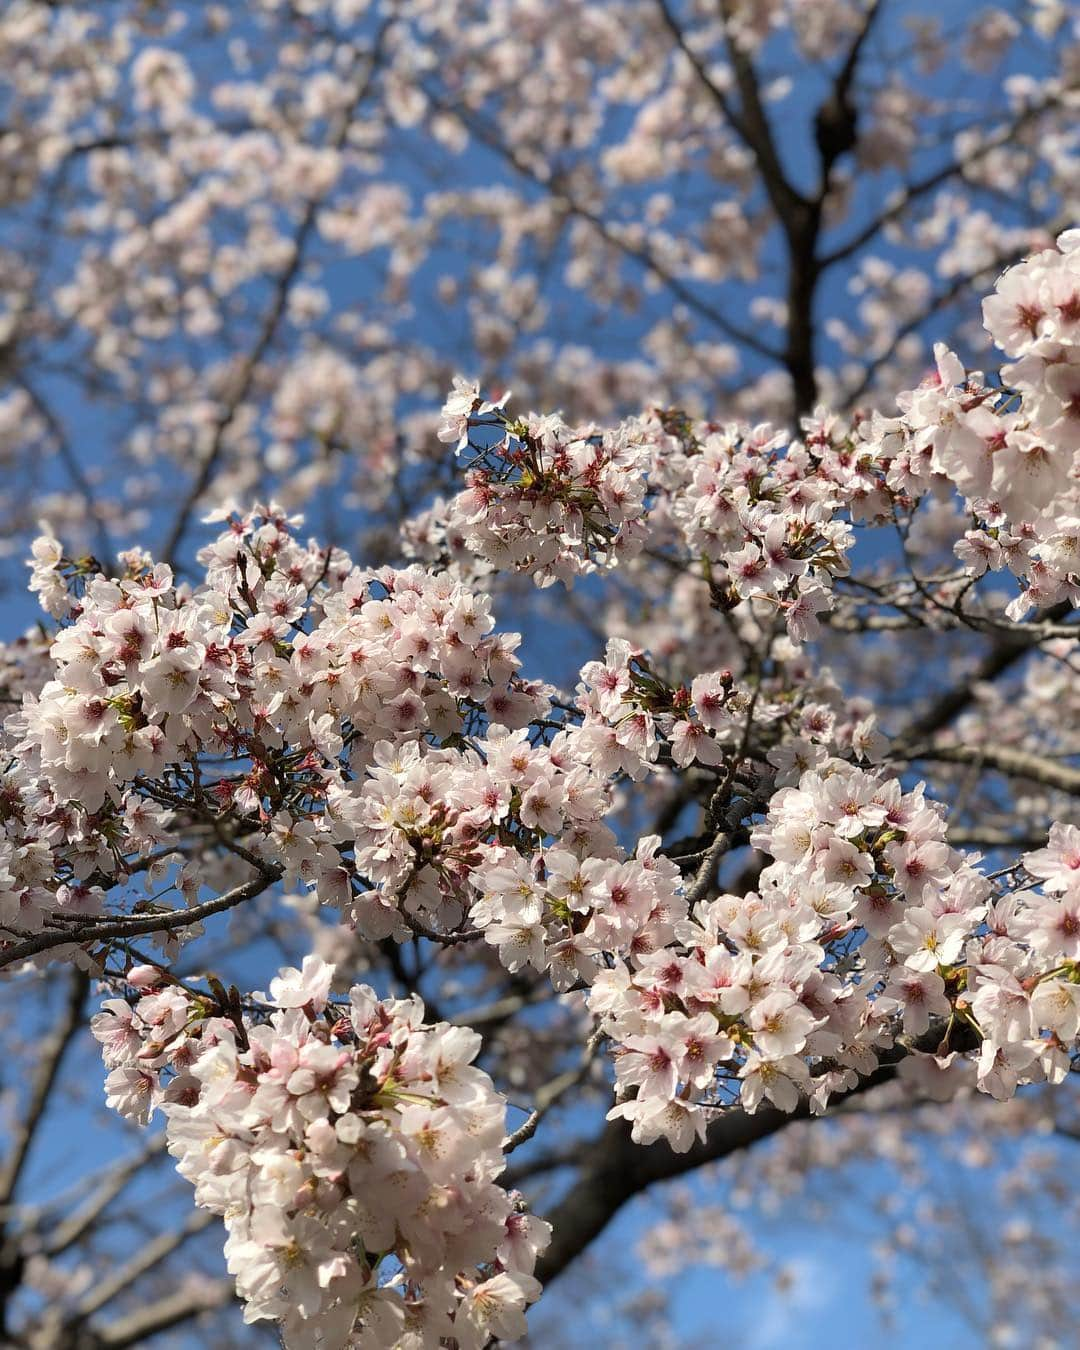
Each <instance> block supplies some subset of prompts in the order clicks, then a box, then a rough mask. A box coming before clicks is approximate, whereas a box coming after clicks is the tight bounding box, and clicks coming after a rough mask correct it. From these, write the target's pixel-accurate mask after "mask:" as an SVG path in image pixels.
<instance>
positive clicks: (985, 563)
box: [865, 230, 1080, 619]
mask: <svg viewBox="0 0 1080 1350" xmlns="http://www.w3.org/2000/svg"><path fill="white" fill-rule="evenodd" d="M983 317H984V320H985V324H986V328H987V331H988V332H989V333H990V334H991V336H992V337H993V338H994V341H995V342H996V343H997V345H998V347H999V348H1000V349H1001V350H1002V351H1003V352H1004V353H1005V355H1006V356H1007V357H1009V358H1011V361H1010V362H1009V363H1008V364H1006V365H1005V366H1003V367H1002V370H1001V379H1002V382H1003V386H1004V387H1003V388H1002V387H997V386H996V385H991V384H988V383H987V382H986V380H985V379H984V377H983V376H982V375H981V374H980V373H979V372H974V373H967V372H965V370H964V368H963V366H962V365H961V363H960V361H959V360H958V359H957V357H956V356H954V355H953V354H952V353H951V352H949V351H948V350H947V349H946V348H945V347H944V346H942V345H940V344H939V345H938V347H937V349H936V355H937V364H936V370H935V371H934V372H933V374H932V375H931V376H930V377H929V378H928V379H927V380H926V381H924V383H923V384H922V385H920V386H919V388H918V389H915V390H913V391H911V392H909V393H907V394H904V395H901V396H900V398H899V404H900V408H901V414H902V415H901V416H900V417H899V418H893V419H885V418H882V417H880V416H879V417H875V418H874V419H873V421H872V422H871V423H870V424H868V425H867V427H866V429H865V430H866V435H867V437H868V439H869V441H870V442H871V443H872V444H874V445H875V447H876V452H877V453H878V454H880V455H882V456H884V457H886V458H888V459H890V460H891V461H892V463H891V466H890V469H889V481H890V483H891V484H893V485H894V486H897V487H900V486H903V487H904V488H905V490H908V491H912V490H915V491H918V492H925V491H926V490H928V489H929V487H930V486H931V483H932V479H933V476H934V475H941V476H942V477H943V478H946V479H948V481H949V482H950V483H952V484H953V486H954V487H955V488H956V489H957V491H958V492H959V493H960V494H961V495H962V497H963V498H964V501H965V506H966V509H967V510H968V511H969V512H970V516H971V522H970V528H968V529H967V530H966V531H965V532H964V535H963V538H962V539H960V540H959V541H958V542H957V543H956V546H955V552H956V555H957V557H958V558H959V559H960V561H961V562H962V563H963V565H964V568H965V571H966V573H967V575H968V577H970V578H978V577H981V576H982V575H983V574H984V573H986V572H987V571H1000V570H1002V569H1005V568H1007V569H1008V570H1009V571H1011V572H1012V573H1013V574H1014V575H1015V576H1016V577H1018V578H1019V579H1020V580H1021V582H1022V584H1023V590H1022V592H1021V594H1020V595H1018V596H1017V597H1016V598H1015V599H1014V600H1013V601H1012V602H1011V603H1010V604H1009V606H1008V608H1007V611H1006V612H1007V614H1008V615H1009V617H1010V618H1013V619H1020V618H1023V617H1024V615H1025V614H1027V613H1028V612H1029V611H1030V610H1031V609H1033V608H1040V609H1042V608H1046V607H1047V606H1049V605H1053V604H1055V603H1057V602H1058V601H1060V600H1063V599H1068V600H1070V601H1071V602H1072V603H1076V601H1077V599H1078V598H1080V485H1078V484H1080V476H1078V471H1077V465H1078V463H1080V460H1078V452H1080V231H1078V230H1069V231H1067V232H1066V233H1065V234H1062V235H1061V236H1060V237H1059V239H1058V241H1057V247H1056V248H1049V249H1043V250H1041V251H1039V252H1037V253H1034V254H1032V255H1031V257H1029V258H1027V259H1026V260H1025V261H1024V262H1022V263H1019V264H1017V265H1016V266H1015V267H1011V268H1010V269H1009V270H1008V271H1007V272H1005V273H1004V275H1003V276H1002V277H1001V278H1000V279H999V280H998V282H997V285H996V287H995V289H994V294H993V295H991V296H989V297H988V298H987V299H986V300H985V301H984V302H983Z"/></svg>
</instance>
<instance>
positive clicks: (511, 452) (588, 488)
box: [411, 378, 649, 586]
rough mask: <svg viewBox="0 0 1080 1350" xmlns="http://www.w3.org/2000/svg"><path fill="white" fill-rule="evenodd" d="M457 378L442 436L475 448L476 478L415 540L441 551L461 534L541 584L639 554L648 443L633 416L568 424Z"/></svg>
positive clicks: (486, 555) (461, 447) (475, 549)
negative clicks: (518, 408) (517, 412)
mask: <svg viewBox="0 0 1080 1350" xmlns="http://www.w3.org/2000/svg"><path fill="white" fill-rule="evenodd" d="M503 403H505V399H504V400H503V401H502V402H500V403H498V404H493V403H484V402H482V401H481V398H480V393H479V389H478V387H477V386H476V385H474V384H469V383H467V382H466V381H464V380H462V379H460V378H458V379H457V381H456V382H455V387H454V390H453V392H452V393H451V395H450V397H449V399H448V401H447V403H446V404H445V405H444V407H443V422H442V427H441V429H440V432H439V435H440V437H441V438H442V439H444V440H448V441H456V442H457V450H458V453H459V454H461V453H462V452H464V451H466V450H467V451H470V452H471V456H470V461H469V474H468V487H467V488H466V490H465V491H464V492H462V493H459V494H458V496H457V497H455V498H454V499H453V501H451V502H450V503H449V504H446V505H444V507H443V510H442V512H441V513H440V517H439V518H438V519H437V520H433V519H431V518H430V517H429V518H427V519H426V520H425V521H424V522H423V527H422V528H421V529H417V528H416V527H414V528H413V530H412V532H411V534H412V542H413V546H414V547H415V548H417V549H418V550H421V551H422V556H425V555H426V556H432V555H433V554H435V553H437V551H438V549H439V547H440V546H441V547H443V548H445V545H446V540H447V539H450V538H453V537H454V536H460V538H461V539H462V540H463V541H464V544H465V546H466V547H467V548H468V549H469V550H470V551H471V552H472V553H474V554H476V555H478V556H479V557H481V558H483V559H486V560H487V562H489V563H490V564H491V565H492V566H494V567H496V568H500V569H507V570H509V569H515V568H516V569H518V570H523V571H528V573H529V575H530V576H531V577H532V578H533V580H534V581H535V583H536V584H537V585H538V586H550V585H552V584H553V583H554V582H555V581H562V582H564V583H565V584H568V585H569V584H572V583H573V580H574V578H575V577H577V576H582V575H585V574H587V573H590V572H595V571H597V570H599V569H606V568H611V567H613V566H614V565H615V564H616V562H617V561H618V560H619V559H620V558H625V557H631V556H633V554H634V553H635V552H636V551H637V550H638V549H640V547H641V545H642V543H643V541H644V538H645V526H644V520H643V517H644V513H645V472H646V469H647V466H648V459H649V455H648V450H647V447H646V445H645V442H644V439H643V436H642V434H641V432H640V430H639V429H638V428H637V427H636V425H635V424H634V423H624V424H623V425H621V426H620V427H619V428H618V429H617V430H615V431H613V432H601V431H599V430H597V429H596V428H595V427H569V426H567V424H566V423H565V422H564V421H563V420H562V419H561V418H560V417H557V416H547V417H537V416H536V415H535V414H531V415H530V416H528V417H525V418H521V419H519V420H517V421H512V420H511V419H510V418H509V417H508V416H507V414H506V413H505V412H504V410H503Z"/></svg>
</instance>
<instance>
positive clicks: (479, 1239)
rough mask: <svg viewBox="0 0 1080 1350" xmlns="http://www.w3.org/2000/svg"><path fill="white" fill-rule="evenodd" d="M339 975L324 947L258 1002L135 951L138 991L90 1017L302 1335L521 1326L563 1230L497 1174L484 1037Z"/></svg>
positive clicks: (406, 1341) (374, 1338) (379, 1343)
mask: <svg viewBox="0 0 1080 1350" xmlns="http://www.w3.org/2000/svg"><path fill="white" fill-rule="evenodd" d="M333 974H334V969H333V967H332V966H328V965H326V964H325V963H324V962H322V961H321V960H319V958H317V957H314V956H309V957H307V958H306V959H305V960H304V963H303V968H302V969H301V970H296V969H292V968H290V969H286V970H283V971H281V973H280V974H279V976H278V977H277V978H276V979H275V980H273V981H272V983H271V985H270V996H269V999H265V1000H261V1001H260V1000H258V999H256V1001H255V1002H253V1003H251V1004H249V1005H245V1006H241V1003H240V1000H239V997H238V996H237V995H236V993H235V991H231V992H230V993H226V992H225V991H224V990H221V988H220V986H218V987H217V994H216V995H215V994H214V993H211V994H199V993H197V992H194V991H192V990H190V989H188V988H186V987H180V986H178V985H177V984H175V983H173V982H172V981H171V980H170V979H169V978H168V977H163V975H162V972H160V971H158V970H157V969H156V968H154V967H148V966H142V967H135V968H133V969H132V970H130V971H129V972H128V977H127V979H128V986H129V989H130V1001H129V1000H125V999H123V998H112V999H108V1000H106V1002H105V1005H104V1009H103V1011H102V1012H100V1013H98V1014H97V1016H96V1017H95V1018H94V1020H93V1031H94V1035H95V1036H96V1037H97V1038H98V1040H99V1041H100V1042H101V1044H102V1051H103V1055H104V1059H105V1064H106V1067H107V1068H108V1070H109V1073H108V1078H107V1080H106V1092H107V1095H108V1100H109V1103H110V1105H112V1106H113V1107H115V1108H116V1109H117V1110H118V1111H120V1112H122V1113H123V1114H124V1115H127V1116H129V1117H131V1118H133V1119H136V1120H139V1121H142V1122H145V1121H146V1119H147V1118H148V1117H149V1116H150V1114H151V1113H152V1112H154V1111H156V1110H160V1111H161V1112H162V1113H163V1115H164V1116H165V1119H166V1138H167V1142H168V1148H169V1151H170V1153H171V1154H172V1155H173V1157H175V1158H176V1160H177V1168H178V1170H179V1171H180V1173H181V1174H182V1175H183V1176H184V1177H186V1178H187V1180H188V1181H190V1182H191V1184H192V1186H193V1187H194V1190H195V1201H196V1203H197V1204H198V1205H199V1206H201V1207H203V1208H206V1209H209V1210H211V1211H213V1212H214V1213H216V1214H220V1215H222V1216H223V1217H224V1220H225V1226H226V1229H227V1230H228V1238H227V1240H226V1243H225V1255H226V1258H227V1260H228V1266H229V1270H230V1272H231V1274H232V1275H233V1276H234V1277H235V1279H236V1286H237V1292H238V1293H239V1295H240V1297H241V1298H242V1299H243V1301H244V1305H245V1312H244V1315H245V1319H246V1320H247V1321H249V1322H251V1321H258V1320H271V1321H274V1322H276V1323H278V1324H279V1326H280V1329H281V1334H282V1337H283V1343H284V1344H285V1345H287V1346H309V1345H313V1344H316V1343H318V1344H319V1345H320V1346H325V1347H327V1350H331V1348H332V1347H338V1348H340V1350H344V1347H355V1350H363V1348H364V1347H368V1348H369V1350H376V1348H380V1350H381V1347H384V1346H387V1345H400V1346H415V1347H421V1346H434V1345H437V1344H442V1343H444V1342H445V1341H447V1340H452V1341H453V1343H454V1344H455V1345H458V1346H460V1347H461V1348H462V1350H480V1348H481V1347H482V1346H484V1345H486V1344H487V1343H488V1342H489V1340H490V1339H491V1338H492V1337H499V1338H502V1339H508V1340H512V1339H516V1338H517V1337H519V1336H521V1335H523V1334H524V1332H525V1318H524V1310H525V1307H526V1305H527V1304H528V1303H531V1302H532V1301H533V1300H534V1299H535V1298H536V1297H537V1295H538V1294H539V1292H540V1286H539V1284H538V1283H537V1281H536V1280H535V1279H534V1278H533V1275H532V1271H533V1268H534V1265H535V1261H536V1256H537V1253H538V1252H539V1251H541V1250H543V1248H544V1246H545V1245H546V1242H547V1238H548V1235H549V1232H550V1229H549V1228H548V1225H547V1224H545V1223H543V1222H542V1221H541V1220H539V1219H536V1218H533V1217H531V1216H529V1215H527V1214H525V1213H524V1212H523V1211H522V1210H521V1209H519V1208H518V1207H517V1205H516V1203H515V1197H514V1196H513V1195H512V1194H510V1193H508V1192H507V1191H506V1190H504V1189H503V1187H501V1186H500V1185H499V1184H498V1177H499V1175H500V1173H501V1172H502V1169H503V1152H502V1144H503V1137H504V1132H505V1116H506V1102H505V1100H504V1099H503V1098H502V1097H501V1096H500V1095H499V1094H498V1093H497V1092H496V1091H495V1089H494V1087H493V1085H492V1082H491V1079H490V1078H489V1077H488V1076H487V1074H486V1073H484V1072H483V1071H482V1070H481V1069H478V1068H476V1067H475V1065H474V1064H473V1062H472V1061H473V1060H474V1059H475V1058H476V1055H477V1052H478V1050H479V1047H480V1037H479V1036H478V1035H477V1034H476V1033H475V1032H473V1031H470V1030H467V1029H466V1028H464V1027H454V1026H451V1025H449V1024H448V1023H446V1022H438V1023H434V1024H433V1023H428V1022H425V1021H424V1007H423V1004H422V1003H421V1001H420V1000H419V998H416V997H413V998H410V999H406V1000H393V999H390V1000H380V999H378V998H377V997H376V995H375V994H374V992H373V991H372V990H371V989H370V988H368V987H367V986H364V985H358V986H356V987H354V988H353V989H352V990H351V991H350V993H349V1001H348V1004H347V1005H345V1006H338V1005H336V1004H331V1003H330V1002H329V999H328V996H329V990H330V986H331V982H332V979H333ZM212 988H213V986H212Z"/></svg>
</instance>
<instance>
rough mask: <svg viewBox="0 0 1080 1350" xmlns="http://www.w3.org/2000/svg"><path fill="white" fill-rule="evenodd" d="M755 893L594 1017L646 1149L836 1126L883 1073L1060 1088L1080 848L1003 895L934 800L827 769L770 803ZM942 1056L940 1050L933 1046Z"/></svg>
mask: <svg viewBox="0 0 1080 1350" xmlns="http://www.w3.org/2000/svg"><path fill="white" fill-rule="evenodd" d="M751 842H752V843H753V844H754V845H755V846H756V847H757V848H759V849H761V850H762V851H763V852H765V853H767V854H768V855H770V856H771V858H772V859H773V861H772V862H771V863H770V864H769V866H767V867H766V868H765V870H764V871H763V872H762V874H761V878H760V882H759V885H758V889H757V890H756V891H753V892H750V893H748V894H747V895H745V896H738V895H721V896H719V898H717V899H715V900H703V901H701V902H699V903H698V904H697V905H696V906H695V908H694V910H693V913H692V916H691V917H689V918H680V919H678V920H677V921H676V922H675V923H674V925H673V932H674V937H673V940H672V941H671V942H670V944H669V945H668V946H667V947H666V948H665V949H663V950H657V949H655V948H651V947H646V948H645V949H644V950H642V951H637V950H632V952H631V954H630V955H629V957H626V956H624V955H622V954H621V953H620V954H619V955H618V956H616V958H615V959H614V960H613V961H611V962H609V965H608V967H607V968H606V969H604V970H602V971H600V972H599V974H597V975H596V977H595V980H594V982H593V985H592V988H591V990H590V992H589V1007H590V1009H591V1010H592V1011H593V1012H594V1013H595V1014H597V1015H599V1017H600V1019H601V1026H602V1027H603V1029H604V1031H605V1032H606V1033H607V1035H608V1036H609V1037H610V1038H611V1039H612V1041H613V1042H614V1044H615V1065H616V1081H617V1085H618V1097H619V1100H618V1101H617V1104H616V1105H615V1106H614V1107H613V1109H612V1111H611V1112H610V1113H609V1114H610V1116H611V1117H624V1118H626V1119H628V1120H629V1121H631V1123H632V1127H633V1135H634V1138H635V1139H637V1140H638V1141H640V1142H642V1143H649V1142H652V1141H653V1140H655V1139H657V1138H660V1137H663V1138H666V1139H667V1140H668V1141H669V1142H670V1144H671V1145H672V1147H673V1148H675V1149H677V1150H685V1149H687V1148H689V1147H690V1145H691V1144H692V1143H693V1141H694V1139H695V1138H696V1137H699V1138H702V1139H703V1138H704V1134H705V1129H706V1126H707V1123H708V1119H709V1112H710V1110H716V1109H721V1108H724V1107H727V1106H730V1105H732V1104H733V1103H734V1102H739V1103H740V1104H741V1105H742V1106H743V1107H744V1109H746V1110H749V1111H754V1110H756V1109H757V1107H758V1106H759V1105H760V1104H761V1103H762V1101H764V1100H768V1101H769V1102H771V1103H772V1104H774V1105H775V1106H777V1107H779V1108H780V1109H782V1110H785V1111H793V1110H794V1109H795V1107H796V1106H797V1105H798V1103H799V1101H800V1099H801V1098H803V1097H809V1098H810V1101H811V1105H812V1107H813V1109H814V1110H816V1111H820V1110H824V1108H825V1106H826V1105H827V1103H828V1101H829V1099H830V1097H831V1095H833V1094H834V1093H837V1092H844V1091H848V1090H850V1089H851V1088H852V1087H853V1086H854V1085H855V1083H856V1082H857V1080H858V1078H859V1077H860V1076H863V1075H865V1074H867V1073H869V1072H871V1071H872V1070H873V1069H874V1068H876V1067H877V1065H878V1064H879V1063H880V1062H881V1058H882V1056H883V1055H891V1056H892V1057H893V1058H895V1057H896V1054H897V1049H898V1048H900V1049H901V1050H902V1052H903V1053H914V1054H916V1055H925V1056H927V1057H928V1058H929V1059H931V1060H933V1061H934V1063H935V1065H936V1066H943V1067H948V1065H949V1064H950V1063H951V1062H952V1060H953V1059H954V1058H955V1056H956V1055H957V1054H958V1053H961V1054H973V1055H975V1056H976V1058H977V1064H976V1070H977V1084H978V1086H979V1088H980V1089H982V1090H983V1091H985V1092H989V1093H991V1094H993V1095H994V1096H997V1097H1007V1096H1010V1095H1011V1094H1012V1093H1013V1092H1014V1091H1015V1089H1016V1087H1017V1086H1018V1084H1019V1083H1021V1082H1033V1081H1034V1082H1038V1081H1044V1080H1047V1079H1048V1080H1050V1081H1059V1080H1060V1078H1061V1077H1062V1076H1063V1074H1064V1073H1066V1072H1067V1071H1068V1067H1069V1063H1070V1054H1071V1053H1072V1052H1073V1051H1074V1050H1075V1048H1076V1045H1077V1034H1078V1029H1080V831H1077V830H1076V828H1075V827H1071V826H1063V825H1055V826H1054V828H1053V830H1052V832H1051V836H1050V844H1049V847H1048V848H1046V849H1044V850H1040V851H1039V852H1037V853H1032V854H1028V855H1026V857H1025V866H1026V868H1027V871H1028V873H1029V874H1030V876H1031V878H1033V879H1036V880H1037V881H1038V883H1040V884H1039V886H1038V887H1037V888H1036V887H1032V888H1029V889H1023V890H1021V891H1019V892H1018V893H1016V894H1013V895H1007V894H1001V893H997V892H995V888H994V887H993V885H992V883H991V882H990V880H988V879H987V878H986V877H985V876H984V875H983V874H982V873H981V872H980V871H978V870H977V868H976V867H975V866H974V865H973V864H972V862H970V861H969V860H967V859H965V858H964V857H963V856H962V855H961V854H960V853H958V852H957V851H956V850H955V849H953V848H951V847H950V846H949V845H948V843H947V841H946V837H945V822H944V815H943V812H942V810H941V809H940V808H939V807H937V806H936V805H934V804H933V803H931V802H930V801H929V800H928V799H927V798H926V797H925V795H924V792H923V788H922V786H921V785H920V786H919V787H917V788H915V789H914V790H912V791H908V792H905V791H904V790H903V788H902V787H901V785H900V783H899V782H898V781H897V780H896V779H895V778H885V777H883V776H881V775H879V774H876V773H872V772H869V771H867V770H864V769H860V768H857V767H854V766H852V765H850V764H847V763H845V762H843V761H840V760H836V759H827V760H825V761H823V762H822V763H821V764H820V765H819V766H818V767H817V768H815V769H813V770H808V771H806V772H805V773H803V774H802V775H801V777H800V778H799V781H798V783H797V785H794V786H791V787H785V788H781V789H780V790H779V791H778V792H777V793H776V795H775V796H774V797H773V799H772V801H771V803H770V805H769V810H768V814H767V817H766V820H765V822H764V824H763V825H761V826H760V827H759V828H758V829H757V830H756V831H755V832H754V834H753V835H752V840H751ZM928 1036H929V1040H928V1039H927V1038H928Z"/></svg>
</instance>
